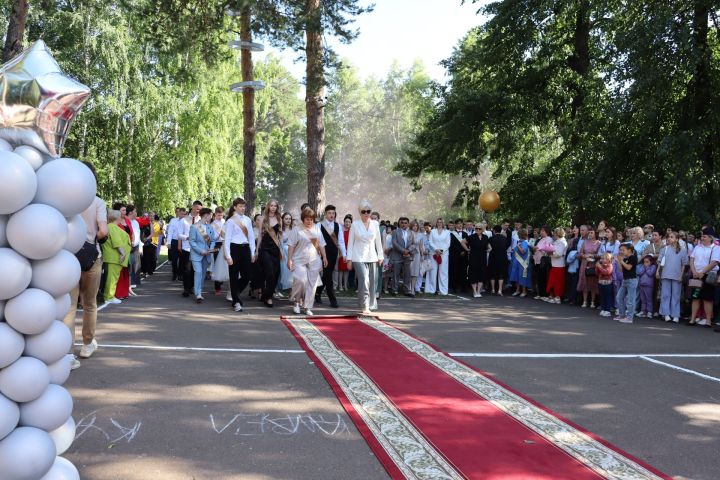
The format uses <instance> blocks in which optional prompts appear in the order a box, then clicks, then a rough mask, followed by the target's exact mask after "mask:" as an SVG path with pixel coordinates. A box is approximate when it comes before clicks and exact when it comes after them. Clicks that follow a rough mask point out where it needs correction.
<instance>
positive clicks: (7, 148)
mask: <svg viewBox="0 0 720 480" xmlns="http://www.w3.org/2000/svg"><path fill="white" fill-rule="evenodd" d="M12 149H13V148H12V145H10V142H8V141H7V140H5V139H4V138H0V152H12Z"/></svg>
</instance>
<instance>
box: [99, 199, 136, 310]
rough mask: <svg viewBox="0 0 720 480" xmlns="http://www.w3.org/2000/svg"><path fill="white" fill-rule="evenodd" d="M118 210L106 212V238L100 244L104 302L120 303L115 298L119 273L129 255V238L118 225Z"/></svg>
mask: <svg viewBox="0 0 720 480" xmlns="http://www.w3.org/2000/svg"><path fill="white" fill-rule="evenodd" d="M121 220H122V219H121V217H120V211H119V210H110V211H109V212H108V236H107V240H106V241H105V243H103V244H102V254H103V262H105V265H106V266H107V279H106V280H105V294H104V295H105V302H107V303H122V301H121V300H120V299H118V298H115V288H116V287H117V283H118V279H119V278H120V272H121V271H122V269H123V267H127V265H128V259H129V256H130V255H129V254H130V249H131V246H130V237H129V236H128V234H127V233H126V232H125V230H123V229H122V228H120V227H119V226H118V225H119V223H120V221H121Z"/></svg>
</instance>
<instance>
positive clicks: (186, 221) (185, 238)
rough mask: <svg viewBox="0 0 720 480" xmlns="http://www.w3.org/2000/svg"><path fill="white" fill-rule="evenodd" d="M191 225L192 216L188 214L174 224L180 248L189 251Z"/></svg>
mask: <svg viewBox="0 0 720 480" xmlns="http://www.w3.org/2000/svg"><path fill="white" fill-rule="evenodd" d="M191 225H192V217H190V216H189V215H188V216H187V217H185V218H183V219H182V220H180V221H179V222H177V223H176V224H175V231H176V233H177V238H178V241H179V242H180V243H181V244H182V245H181V246H182V249H183V250H184V251H186V252H189V251H190V240H189V239H190V226H191Z"/></svg>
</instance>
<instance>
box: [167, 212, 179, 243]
mask: <svg viewBox="0 0 720 480" xmlns="http://www.w3.org/2000/svg"><path fill="white" fill-rule="evenodd" d="M179 221H180V219H179V218H177V217H173V218H171V219H170V223H168V226H167V239H168V243H170V242H172V241H173V240H177V239H178V236H177V226H178V222H179Z"/></svg>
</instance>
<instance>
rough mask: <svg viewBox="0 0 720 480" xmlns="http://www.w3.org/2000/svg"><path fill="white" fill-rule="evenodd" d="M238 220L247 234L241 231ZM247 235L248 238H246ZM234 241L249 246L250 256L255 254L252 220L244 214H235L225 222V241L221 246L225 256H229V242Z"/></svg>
mask: <svg viewBox="0 0 720 480" xmlns="http://www.w3.org/2000/svg"><path fill="white" fill-rule="evenodd" d="M238 222H242V224H243V225H245V228H246V229H247V232H248V234H247V236H246V235H245V233H243V231H242V228H240V227H239V226H238ZM248 237H249V238H248ZM231 243H236V244H238V245H243V244H245V243H247V244H248V245H249V246H250V256H251V257H252V256H253V255H255V232H254V231H253V225H252V220H250V218H249V217H247V216H246V215H239V214H237V213H236V214H235V215H233V216H232V218H230V220H228V221H227V222H225V241H224V242H223V247H224V248H225V256H226V257H229V256H230V244H231Z"/></svg>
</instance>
